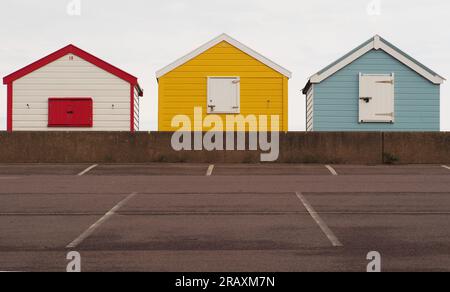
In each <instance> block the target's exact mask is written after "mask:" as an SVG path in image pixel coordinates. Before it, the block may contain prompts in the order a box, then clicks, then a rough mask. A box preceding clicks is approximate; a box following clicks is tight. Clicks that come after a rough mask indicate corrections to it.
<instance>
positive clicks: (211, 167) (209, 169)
mask: <svg viewBox="0 0 450 292" xmlns="http://www.w3.org/2000/svg"><path fill="white" fill-rule="evenodd" d="M213 171H214V164H211V165H210V166H209V167H208V170H207V171H206V176H211V175H212V173H213Z"/></svg>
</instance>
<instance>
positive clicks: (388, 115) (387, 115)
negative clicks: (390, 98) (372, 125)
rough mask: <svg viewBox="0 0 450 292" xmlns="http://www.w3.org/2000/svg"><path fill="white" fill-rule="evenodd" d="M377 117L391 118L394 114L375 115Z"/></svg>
mask: <svg viewBox="0 0 450 292" xmlns="http://www.w3.org/2000/svg"><path fill="white" fill-rule="evenodd" d="M375 115H376V116H378V117H393V116H394V113H385V114H375Z"/></svg>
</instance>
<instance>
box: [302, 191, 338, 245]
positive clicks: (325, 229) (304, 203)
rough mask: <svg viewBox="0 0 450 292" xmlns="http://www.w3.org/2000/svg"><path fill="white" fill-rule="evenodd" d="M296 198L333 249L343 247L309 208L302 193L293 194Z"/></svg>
mask: <svg viewBox="0 0 450 292" xmlns="http://www.w3.org/2000/svg"><path fill="white" fill-rule="evenodd" d="M295 194H296V195H297V197H298V198H299V199H300V201H301V202H302V204H303V206H305V208H306V210H308V212H309V214H310V215H311V217H312V218H313V219H314V221H316V223H317V225H319V227H320V229H322V231H323V233H325V235H326V236H327V237H328V239H329V240H330V241H331V244H332V245H333V246H334V247H342V246H344V245H343V244H342V243H341V242H340V241H339V239H338V238H337V237H336V235H335V234H334V233H333V231H331V229H330V228H329V227H328V226H327V224H326V223H325V221H323V220H322V218H320V216H319V214H318V213H317V212H316V211H315V210H314V208H313V207H312V206H311V204H310V203H309V202H308V200H306V198H305V197H304V196H303V195H302V193H299V192H297V193H295Z"/></svg>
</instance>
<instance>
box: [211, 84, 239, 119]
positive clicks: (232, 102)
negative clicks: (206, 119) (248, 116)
mask: <svg viewBox="0 0 450 292" xmlns="http://www.w3.org/2000/svg"><path fill="white" fill-rule="evenodd" d="M239 112H240V78H239V77H210V78H208V113H209V114H214V113H217V114H228V113H229V114H238V113H239Z"/></svg>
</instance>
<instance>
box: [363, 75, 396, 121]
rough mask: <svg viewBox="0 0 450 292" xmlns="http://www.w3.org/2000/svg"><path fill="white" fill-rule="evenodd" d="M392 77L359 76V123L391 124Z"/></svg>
mask: <svg viewBox="0 0 450 292" xmlns="http://www.w3.org/2000/svg"><path fill="white" fill-rule="evenodd" d="M394 96H395V79H394V75H393V74H392V75H381V74H379V75H376V74H360V77H359V121H360V122H361V123H393V122H394V121H395V100H394Z"/></svg>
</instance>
